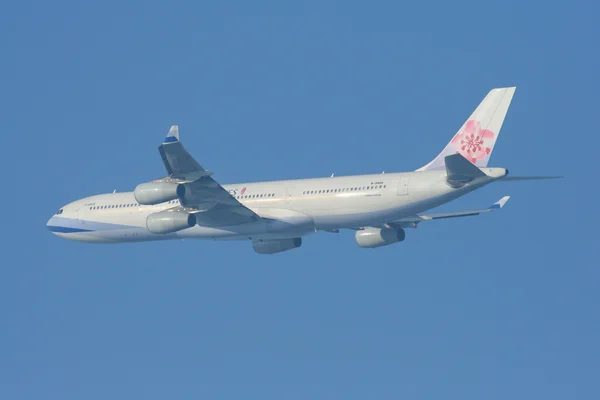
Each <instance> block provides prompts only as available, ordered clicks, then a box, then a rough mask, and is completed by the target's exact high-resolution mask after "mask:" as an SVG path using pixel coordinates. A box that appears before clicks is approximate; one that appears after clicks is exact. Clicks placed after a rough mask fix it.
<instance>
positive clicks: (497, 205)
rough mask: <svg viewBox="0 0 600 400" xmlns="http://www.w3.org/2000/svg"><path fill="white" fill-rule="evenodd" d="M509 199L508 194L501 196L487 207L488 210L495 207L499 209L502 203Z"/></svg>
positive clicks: (502, 205)
mask: <svg viewBox="0 0 600 400" xmlns="http://www.w3.org/2000/svg"><path fill="white" fill-rule="evenodd" d="M509 199H510V196H504V197H503V198H501V199H500V200H498V201H497V202H495V203H494V204H492V205H491V206H490V207H488V208H489V209H490V210H494V209H496V208H498V209H500V208H502V207H504V205H505V204H506V202H507V201H508V200H509Z"/></svg>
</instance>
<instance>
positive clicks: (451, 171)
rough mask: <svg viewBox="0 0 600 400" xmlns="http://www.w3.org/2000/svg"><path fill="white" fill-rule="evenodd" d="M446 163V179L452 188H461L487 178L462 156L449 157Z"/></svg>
mask: <svg viewBox="0 0 600 400" xmlns="http://www.w3.org/2000/svg"><path fill="white" fill-rule="evenodd" d="M444 161H445V162H446V175H447V176H446V179H447V180H448V183H449V184H450V185H451V186H452V187H460V186H462V185H464V184H465V183H467V182H471V181H472V180H473V179H475V178H479V177H482V176H486V175H485V173H484V172H483V171H482V170H480V169H479V168H477V166H476V165H474V164H473V163H472V162H470V161H469V160H467V159H466V158H464V157H463V156H462V155H460V154H452V155H451V156H447V157H445V159H444Z"/></svg>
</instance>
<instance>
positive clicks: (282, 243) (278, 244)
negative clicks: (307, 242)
mask: <svg viewBox="0 0 600 400" xmlns="http://www.w3.org/2000/svg"><path fill="white" fill-rule="evenodd" d="M301 245H302V238H299V237H297V238H293V239H275V240H253V241H252V247H254V251H255V252H257V253H258V254H275V253H281V252H282V251H286V250H292V249H295V248H298V247H300V246H301Z"/></svg>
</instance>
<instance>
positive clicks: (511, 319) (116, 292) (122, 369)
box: [0, 0, 600, 400]
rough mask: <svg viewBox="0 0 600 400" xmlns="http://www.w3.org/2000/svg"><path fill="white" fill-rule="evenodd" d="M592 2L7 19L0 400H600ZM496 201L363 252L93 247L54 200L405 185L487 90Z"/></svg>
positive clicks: (599, 62)
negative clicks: (500, 91) (503, 115)
mask: <svg viewBox="0 0 600 400" xmlns="http://www.w3.org/2000/svg"><path fill="white" fill-rule="evenodd" d="M599 19H600V9H599V6H598V2H597V1H574V2H568V3H566V2H537V1H536V2H525V1H508V2H507V1H495V2H482V1H472V2H464V1H459V2H445V1H439V2H433V3H432V2H398V1H369V2H366V1H365V2H359V1H329V0H319V1H310V2H289V1H259V0H256V1H218V2H206V1H205V2H194V1H190V2H176V1H173V2H154V1H143V2H142V1H140V2H130V1H126V2H121V1H119V2H94V3H92V2H78V1H56V2H49V1H47V2H40V1H19V2H17V1H12V2H4V3H2V5H0V51H1V54H2V57H1V61H0V85H1V86H0V110H1V111H0V116H1V121H2V126H3V129H4V135H3V138H4V140H3V151H2V160H3V165H4V168H3V172H4V174H3V178H4V179H3V184H2V196H1V198H0V201H1V202H2V209H3V211H4V212H3V218H2V222H3V223H2V226H3V229H0V239H1V241H0V243H1V245H0V246H2V255H3V257H2V260H3V261H2V263H1V267H0V398H2V399H40V398H45V399H107V398H111V399H113V398H117V399H121V398H122V399H131V398H143V399H165V398H177V399H198V398H208V399H239V398H257V399H282V398H287V399H321V398H322V399H325V398H327V399H329V398H343V399H367V398H368V399H371V398H377V399H399V398H402V399H440V398H444V399H445V398H450V399H461V400H462V399H532V398H540V399H567V398H569V399H575V398H578V399H597V398H600V389H599V387H598V386H599V377H600V361H599V357H600V342H599V339H600V322H599V312H598V306H599V304H600V290H599V286H600V285H599V281H600V271H599V268H600V261H599V256H600V250H599V246H600V234H599V229H598V226H599V224H600V218H599V215H598V210H597V202H598V189H597V187H598V162H597V159H598V148H599V146H600V140H599V139H598V138H599V133H598V132H599V131H598V126H597V121H596V119H597V118H596V117H597V116H598V113H599V110H600V102H599V100H598V93H599V92H600V78H599V77H598V71H600V53H599V51H598V43H599V40H600V28H599V27H598V20H599ZM507 85H511V86H512V85H516V86H517V87H518V88H517V92H516V95H515V98H514V100H513V103H512V107H511V109H510V111H509V113H508V117H507V119H506V122H505V124H504V127H503V130H502V134H501V136H500V138H499V140H498V142H497V144H496V147H495V152H494V155H493V157H492V160H491V166H498V167H500V166H501V167H507V168H509V169H510V171H511V174H513V175H534V174H553V175H554V174H558V175H565V176H566V179H563V180H561V181H551V182H519V183H497V184H495V185H491V186H488V187H486V188H484V189H482V190H480V191H478V192H476V193H473V194H471V195H469V196H467V197H465V198H462V199H459V200H457V201H455V202H453V203H451V204H448V205H446V206H445V207H443V210H462V209H471V208H479V207H482V206H483V207H485V206H488V205H489V204H491V203H493V202H494V201H496V200H497V199H499V198H500V197H502V196H504V195H511V196H512V199H511V201H510V202H509V203H508V204H507V206H506V207H505V208H504V209H503V210H502V211H501V212H495V213H492V214H489V215H484V216H480V217H475V218H465V219H457V220H447V221H439V222H431V223H424V224H422V225H421V226H420V227H419V229H417V230H410V231H408V232H407V240H406V241H405V242H404V243H401V244H395V245H392V246H389V247H384V248H380V249H376V250H366V249H360V248H359V247H358V246H357V245H356V243H355V242H354V237H353V233H352V232H342V233H340V234H337V235H336V234H327V233H319V234H315V235H312V236H309V237H306V238H305V241H304V244H303V246H302V248H300V249H297V250H294V251H290V252H287V253H282V254H278V255H273V256H260V255H257V254H255V253H254V251H253V250H252V247H251V245H250V243H248V242H235V243H226V242H210V241H192V240H187V241H173V242H164V243H161V242H156V243H141V244H130V245H114V246H103V245H90V244H85V243H77V242H71V241H66V240H62V239H59V238H58V237H56V236H54V235H52V234H51V233H50V232H48V231H47V230H46V227H45V224H46V221H47V220H48V219H49V218H50V216H51V215H52V214H53V213H54V212H55V211H56V210H57V209H58V208H59V207H61V206H62V205H64V204H66V203H69V202H70V201H73V200H75V199H77V198H81V197H85V196H88V195H92V194H98V193H104V192H112V191H113V190H114V189H116V190H117V191H131V190H133V188H134V187H135V186H136V185H137V184H139V183H141V182H145V181H148V180H152V179H155V178H158V177H161V176H162V174H164V170H163V166H162V163H161V161H160V157H159V154H158V152H157V149H156V147H157V146H158V145H159V144H160V142H161V140H162V139H163V137H164V135H165V134H166V133H167V131H168V129H169V127H170V126H171V125H172V124H179V126H180V133H181V138H182V141H183V142H184V144H185V145H186V147H187V148H188V149H189V150H190V152H191V153H192V154H193V155H194V156H195V158H196V159H197V160H198V161H199V162H200V163H201V164H202V165H203V166H205V167H206V168H207V169H210V170H212V171H215V178H216V179H217V180H218V181H219V182H221V183H236V182H248V181H264V180H278V179H289V178H300V177H323V176H328V175H330V174H331V173H336V174H337V175H350V174H361V173H377V172H380V171H383V170H385V171H390V172H391V171H410V170H413V169H416V168H418V167H420V166H422V165H423V164H425V163H427V162H428V161H429V160H431V159H432V158H433V157H434V156H435V155H437V153H438V152H439V151H440V150H441V149H442V148H443V147H444V146H445V145H446V143H447V142H448V141H449V140H450V139H451V137H452V136H453V135H454V133H455V132H456V130H457V129H458V128H459V127H460V125H461V124H462V123H463V121H464V120H465V119H466V118H467V117H468V115H469V114H470V113H471V111H472V110H473V109H474V108H475V107H476V105H477V104H478V103H479V102H480V101H481V99H482V98H483V97H484V96H485V94H486V93H487V92H488V91H489V90H490V89H491V88H493V87H499V86H507Z"/></svg>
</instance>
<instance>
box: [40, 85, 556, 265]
mask: <svg viewBox="0 0 600 400" xmlns="http://www.w3.org/2000/svg"><path fill="white" fill-rule="evenodd" d="M515 90H516V87H505V88H496V89H492V90H491V91H490V92H489V93H488V94H487V96H486V97H485V98H484V99H483V101H482V102H481V103H480V104H479V106H478V107H477V108H476V109H475V111H474V112H473V113H472V114H471V116H470V117H469V119H467V121H466V122H465V123H464V124H463V125H462V126H461V128H460V129H459V130H458V132H457V133H456V134H455V135H454V137H453V138H452V140H451V141H450V142H449V143H448V144H447V145H446V147H445V148H444V149H443V150H442V152H441V153H440V154H439V155H438V156H437V157H436V158H434V159H433V160H432V161H431V162H430V163H428V164H426V165H425V166H423V167H421V168H419V169H417V170H416V171H413V172H403V173H381V174H373V175H356V176H342V177H334V176H331V177H326V178H317V179H297V180H286V181H273V182H257V183H240V184H233V185H221V184H219V183H217V181H215V180H214V179H213V177H212V175H213V173H212V172H210V171H208V170H206V169H204V168H203V167H202V166H201V165H200V164H198V162H196V160H194V158H192V156H191V155H190V154H189V153H188V151H187V150H186V149H185V147H184V146H183V144H182V143H181V142H180V141H179V129H178V126H177V125H173V126H172V127H171V129H170V130H169V133H168V135H167V137H166V139H165V140H164V142H163V143H162V144H161V145H160V146H159V147H158V151H159V153H160V156H161V158H162V161H163V163H164V166H165V169H166V172H167V176H165V177H163V178H160V179H157V180H154V181H151V182H147V183H142V184H139V185H138V186H137V187H136V188H135V190H134V191H133V192H127V193H114V192H113V193H110V194H100V195H96V196H91V197H86V198H83V199H80V200H76V201H74V202H72V203H69V204H67V205H66V206H64V207H62V208H60V209H59V210H58V211H57V212H56V214H55V215H54V216H52V218H50V220H49V221H48V223H47V227H48V229H49V230H50V231H51V232H52V233H54V234H55V235H57V236H59V237H62V238H65V239H72V240H77V241H82V242H91V243H130V242H141V241H153V240H169V239H188V238H190V239H191V238H196V239H213V240H250V241H251V242H252V247H253V248H254V251H256V253H259V254H274V253H279V252H283V251H287V250H291V249H295V248H298V247H300V246H301V244H302V237H303V236H305V235H308V234H311V233H315V232H319V231H325V232H332V233H337V232H339V231H340V230H341V229H350V230H354V231H356V232H355V240H356V243H357V244H358V246H360V247H363V248H376V247H381V246H387V245H390V244H393V243H398V242H402V241H404V239H405V237H406V233H405V229H407V228H416V227H417V225H418V224H420V223H422V222H426V221H433V220H437V219H445V218H457V217H466V216H474V215H478V214H481V213H485V212H489V211H492V210H495V209H500V208H502V207H503V206H504V205H505V204H506V202H507V201H508V199H509V196H505V197H502V198H501V199H500V200H499V201H497V202H496V203H494V204H493V205H492V206H490V207H489V208H484V209H480V210H470V211H458V212H446V213H427V210H430V209H432V208H435V207H438V206H440V205H442V204H445V203H447V202H449V201H451V200H454V199H456V198H459V197H461V196H464V195H465V194H467V193H470V192H472V191H474V190H476V189H479V188H481V187H483V186H486V185H488V184H490V183H492V182H496V181H509V180H513V181H517V180H534V179H552V178H559V177H555V176H529V177H509V176H508V170H507V169H505V168H488V167H487V165H488V161H489V159H490V156H491V155H492V151H493V149H494V145H495V143H496V140H497V139H498V135H499V134H500V129H501V127H502V123H503V122H504V119H505V117H506V113H507V112H508V108H509V106H510V103H511V101H512V98H513V95H514V93H515Z"/></svg>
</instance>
